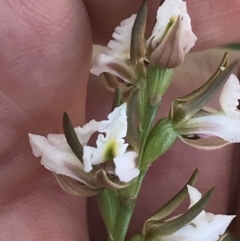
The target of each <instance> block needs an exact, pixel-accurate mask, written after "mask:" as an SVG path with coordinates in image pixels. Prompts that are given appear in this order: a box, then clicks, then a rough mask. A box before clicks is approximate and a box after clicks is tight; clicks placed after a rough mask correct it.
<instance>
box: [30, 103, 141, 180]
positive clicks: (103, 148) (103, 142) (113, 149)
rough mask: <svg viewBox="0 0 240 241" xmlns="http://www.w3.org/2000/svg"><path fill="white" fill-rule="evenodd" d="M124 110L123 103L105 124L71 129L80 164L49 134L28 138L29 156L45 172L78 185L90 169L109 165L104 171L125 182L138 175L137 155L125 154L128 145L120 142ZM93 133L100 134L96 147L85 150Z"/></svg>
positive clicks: (62, 140) (124, 126)
mask: <svg viewBox="0 0 240 241" xmlns="http://www.w3.org/2000/svg"><path fill="white" fill-rule="evenodd" d="M126 108H127V104H126V103H124V104H122V105H121V106H119V107H116V108H115V109H114V110H113V112H112V113H110V114H109V115H108V120H103V121H101V122H97V121H95V120H92V121H90V122H89V123H87V124H86V125H84V126H83V127H76V128H75V129H74V130H75V132H76V134H77V137H78V140H79V142H80V143H81V145H82V146H83V164H82V163H81V161H80V160H79V159H78V158H77V157H76V156H75V154H74V153H73V152H72V150H71V148H70V147H69V146H68V143H67V141H66V138H65V136H64V135H63V134H49V135H48V136H47V138H45V137H43V136H39V135H33V134H29V139H30V145H31V147H32V150H33V154H34V155H35V156H36V157H41V158H42V159H41V163H42V164H43V165H44V166H45V168H47V169H48V170H50V171H52V172H54V173H56V174H62V175H65V176H69V177H71V178H73V179H75V180H78V181H80V182H85V181H84V178H82V175H83V173H84V172H90V171H91V170H92V169H93V167H92V166H94V165H99V164H103V163H105V162H106V163H108V162H109V161H110V162H111V161H113V164H114V168H113V169H111V168H110V169H109V168H107V171H109V173H111V174H114V175H116V176H118V178H119V179H120V181H122V182H129V181H131V180H132V179H133V178H135V177H136V176H138V175H139V169H138V168H137V167H136V158H137V153H135V152H133V151H127V147H128V144H127V143H125V141H124V138H125V137H126V134H127V115H126ZM95 132H99V133H101V134H99V135H98V138H97V141H96V147H93V146H89V145H88V142H89V139H90V137H91V136H92V134H93V133H95ZM83 170H84V171H83ZM80 173H81V175H80ZM86 175H87V174H86Z"/></svg>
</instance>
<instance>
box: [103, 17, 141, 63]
mask: <svg viewBox="0 0 240 241" xmlns="http://www.w3.org/2000/svg"><path fill="white" fill-rule="evenodd" d="M136 16H137V15H136V14H133V15H132V16H131V17H130V18H127V19H125V20H123V21H122V22H121V23H120V25H119V26H118V27H116V28H115V30H114V33H113V35H112V37H113V40H111V41H110V42H109V43H108V50H107V54H108V55H109V56H112V57H118V58H120V59H123V60H126V59H130V46H131V37H132V28H133V24H134V22H135V19H136Z"/></svg>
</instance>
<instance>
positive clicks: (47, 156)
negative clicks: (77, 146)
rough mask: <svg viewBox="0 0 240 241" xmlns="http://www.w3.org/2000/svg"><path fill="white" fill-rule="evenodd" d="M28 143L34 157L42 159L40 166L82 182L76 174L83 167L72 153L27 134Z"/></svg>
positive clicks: (43, 138) (36, 136)
mask: <svg viewBox="0 0 240 241" xmlns="http://www.w3.org/2000/svg"><path fill="white" fill-rule="evenodd" d="M29 141H30V145H31V147H32V151H33V154H34V156H36V157H41V158H42V159H41V164H42V165H44V167H45V168H47V169H48V170H50V171H52V172H54V173H56V174H62V175H65V176H69V177H72V178H74V179H76V180H78V181H80V182H84V181H83V180H82V179H81V178H79V176H78V175H77V174H76V173H77V171H78V170H82V169H83V165H82V163H81V162H80V161H79V160H78V159H77V157H76V156H75V155H74V154H73V153H72V152H67V151H66V150H60V149H58V148H57V147H55V146H53V145H51V144H50V143H49V141H48V140H47V138H45V137H43V136H39V135H33V134H29Z"/></svg>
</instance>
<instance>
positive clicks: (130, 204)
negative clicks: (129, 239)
mask: <svg viewBox="0 0 240 241" xmlns="http://www.w3.org/2000/svg"><path fill="white" fill-rule="evenodd" d="M135 204H136V198H135V199H125V198H121V199H120V200H119V209H118V216H117V220H116V221H117V222H116V227H115V232H114V238H113V241H124V240H125V237H126V233H127V230H128V227H129V222H130V220H131V217H132V214H133V210H134V207H135ZM117 223H118V224H119V225H117Z"/></svg>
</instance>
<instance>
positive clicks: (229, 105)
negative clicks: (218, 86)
mask: <svg viewBox="0 0 240 241" xmlns="http://www.w3.org/2000/svg"><path fill="white" fill-rule="evenodd" d="M239 99H240V84H239V80H238V78H237V77H236V76H235V75H233V74H232V75H231V76H230V77H229V79H228V80H227V82H226V84H225V85H224V87H223V90H222V93H221V95H220V97H219V103H220V106H221V107H222V109H223V111H224V112H225V113H226V115H227V116H228V117H230V118H236V119H240V111H239V110H238V109H237V106H238V105H239V102H238V100H239Z"/></svg>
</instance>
